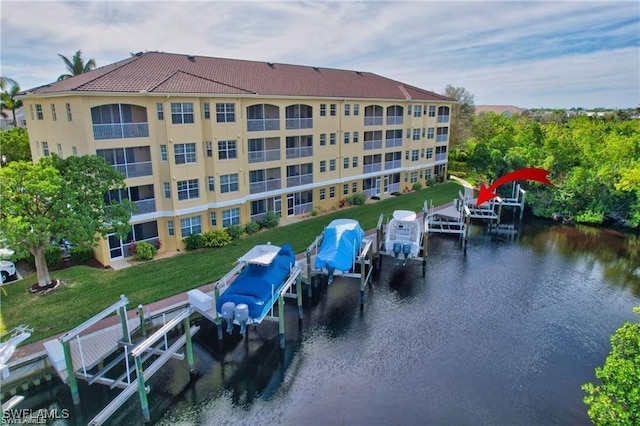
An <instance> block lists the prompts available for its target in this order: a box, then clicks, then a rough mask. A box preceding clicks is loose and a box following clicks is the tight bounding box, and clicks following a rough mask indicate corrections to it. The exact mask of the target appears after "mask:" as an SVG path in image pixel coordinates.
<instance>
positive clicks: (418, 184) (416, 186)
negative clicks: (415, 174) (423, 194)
mask: <svg viewBox="0 0 640 426" xmlns="http://www.w3.org/2000/svg"><path fill="white" fill-rule="evenodd" d="M412 189H413V190H414V191H420V190H421V189H422V184H421V183H420V182H416V183H414V184H413V187H412Z"/></svg>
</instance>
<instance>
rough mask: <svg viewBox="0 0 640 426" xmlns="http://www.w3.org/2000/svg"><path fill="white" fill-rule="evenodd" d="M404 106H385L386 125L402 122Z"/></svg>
mask: <svg viewBox="0 0 640 426" xmlns="http://www.w3.org/2000/svg"><path fill="white" fill-rule="evenodd" d="M403 115H404V108H403V107H402V106H400V105H391V106H389V107H387V125H394V124H402V119H403Z"/></svg>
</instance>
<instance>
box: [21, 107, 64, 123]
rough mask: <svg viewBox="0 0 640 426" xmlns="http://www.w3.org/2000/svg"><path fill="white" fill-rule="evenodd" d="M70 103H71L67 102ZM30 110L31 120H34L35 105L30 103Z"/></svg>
mask: <svg viewBox="0 0 640 426" xmlns="http://www.w3.org/2000/svg"><path fill="white" fill-rule="evenodd" d="M67 105H69V104H67ZM29 110H30V111H31V120H34V119H35V118H34V115H33V105H29Z"/></svg>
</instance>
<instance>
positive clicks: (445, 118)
mask: <svg viewBox="0 0 640 426" xmlns="http://www.w3.org/2000/svg"><path fill="white" fill-rule="evenodd" d="M448 122H449V116H448V115H439V116H438V123H448Z"/></svg>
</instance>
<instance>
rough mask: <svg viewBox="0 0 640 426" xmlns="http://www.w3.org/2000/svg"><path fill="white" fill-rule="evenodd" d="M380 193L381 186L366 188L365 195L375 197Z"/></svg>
mask: <svg viewBox="0 0 640 426" xmlns="http://www.w3.org/2000/svg"><path fill="white" fill-rule="evenodd" d="M379 193H380V189H379V188H369V189H365V190H364V195H366V196H367V197H373V196H374V195H378V194H379Z"/></svg>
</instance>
